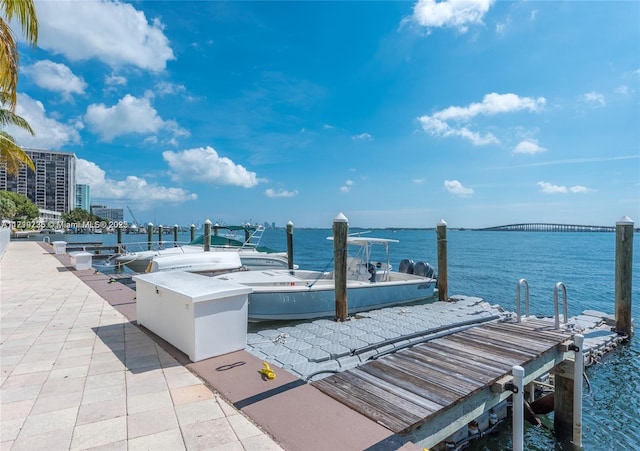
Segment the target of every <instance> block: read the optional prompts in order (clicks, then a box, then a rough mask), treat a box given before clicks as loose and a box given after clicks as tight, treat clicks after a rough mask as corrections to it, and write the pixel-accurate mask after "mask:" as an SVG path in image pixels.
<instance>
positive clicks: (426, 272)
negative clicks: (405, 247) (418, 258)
mask: <svg viewBox="0 0 640 451" xmlns="http://www.w3.org/2000/svg"><path fill="white" fill-rule="evenodd" d="M434 272H435V271H434V269H433V268H432V267H431V265H429V263H425V262H418V263H416V264H415V265H414V266H413V273H414V274H415V275H416V276H422V277H433V274H434Z"/></svg>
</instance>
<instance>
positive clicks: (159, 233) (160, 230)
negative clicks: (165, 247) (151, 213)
mask: <svg viewBox="0 0 640 451" xmlns="http://www.w3.org/2000/svg"><path fill="white" fill-rule="evenodd" d="M163 232H164V227H162V224H160V225H159V226H158V249H162V233H163Z"/></svg>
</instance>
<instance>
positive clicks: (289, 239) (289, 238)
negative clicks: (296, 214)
mask: <svg viewBox="0 0 640 451" xmlns="http://www.w3.org/2000/svg"><path fill="white" fill-rule="evenodd" d="M287 265H288V268H289V269H293V222H291V221H289V222H288V223H287Z"/></svg>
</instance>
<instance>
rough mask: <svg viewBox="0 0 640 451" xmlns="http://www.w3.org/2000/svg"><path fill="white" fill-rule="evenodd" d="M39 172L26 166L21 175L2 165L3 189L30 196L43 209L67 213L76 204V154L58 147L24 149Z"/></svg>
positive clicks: (1, 182)
mask: <svg viewBox="0 0 640 451" xmlns="http://www.w3.org/2000/svg"><path fill="white" fill-rule="evenodd" d="M23 150H24V151H25V152H26V153H27V155H29V157H30V158H31V160H32V161H33V164H34V166H35V172H34V171H32V170H31V169H29V168H27V167H26V166H23V167H22V168H20V170H19V171H18V176H17V177H14V176H13V175H11V174H9V173H7V171H6V169H5V168H3V167H0V189H3V190H7V191H13V192H15V193H18V194H22V195H24V196H27V197H28V198H29V199H30V200H31V202H33V203H34V204H36V205H37V206H38V207H39V208H41V209H43V210H51V211H57V212H59V213H66V212H68V211H70V210H73V209H74V208H75V207H76V156H75V154H73V153H70V152H59V151H55V150H38V149H27V148H24V149H23Z"/></svg>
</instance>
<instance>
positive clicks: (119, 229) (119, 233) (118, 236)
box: [116, 226, 122, 253]
mask: <svg viewBox="0 0 640 451" xmlns="http://www.w3.org/2000/svg"><path fill="white" fill-rule="evenodd" d="M116 240H117V244H118V253H121V252H122V227H121V226H118V227H116Z"/></svg>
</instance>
